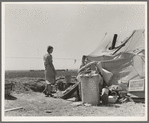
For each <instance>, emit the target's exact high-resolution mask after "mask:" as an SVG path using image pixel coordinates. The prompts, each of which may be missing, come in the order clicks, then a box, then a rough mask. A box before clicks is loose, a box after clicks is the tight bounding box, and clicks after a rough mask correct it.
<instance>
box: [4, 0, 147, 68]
mask: <svg viewBox="0 0 149 123" xmlns="http://www.w3.org/2000/svg"><path fill="white" fill-rule="evenodd" d="M144 3H145V2H144ZM144 3H136V2H132V3H131V2H129V4H128V3H123V4H122V3H118V2H117V3H114V2H111V3H110V2H102V3H101V2H90V3H87V2H75V3H73V2H46V3H45V2H37V3H35V2H32V3H31V2H30V3H23V2H19V3H14V2H12V3H11V2H7V3H2V5H3V8H2V13H3V14H2V18H3V21H2V26H3V30H2V33H3V42H2V43H3V49H4V50H3V51H2V52H3V59H4V66H5V70H43V69H44V64H43V55H44V54H46V53H47V51H46V50H47V46H48V45H51V46H53V47H54V51H53V53H52V56H53V64H54V66H55V68H56V69H78V68H79V66H80V64H81V58H82V55H88V54H90V53H91V52H93V51H94V50H95V49H96V47H97V46H98V45H99V43H100V42H101V41H102V40H103V39H104V38H105V36H108V35H110V34H112V35H114V34H115V33H118V34H119V33H124V32H131V31H133V30H135V29H145V28H146V23H145V21H146V12H147V10H146V8H145V7H146V6H145V5H146V4H144ZM109 40H110V39H109ZM111 40H112V39H111Z"/></svg>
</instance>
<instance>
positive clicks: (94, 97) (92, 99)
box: [80, 74, 103, 105]
mask: <svg viewBox="0 0 149 123" xmlns="http://www.w3.org/2000/svg"><path fill="white" fill-rule="evenodd" d="M80 79H81V95H82V102H83V103H89V104H92V105H99V104H100V90H99V85H100V83H102V82H103V79H102V77H101V76H100V75H99V74H92V75H88V74H87V75H80Z"/></svg>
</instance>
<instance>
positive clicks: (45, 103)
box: [4, 74, 145, 116]
mask: <svg viewBox="0 0 149 123" xmlns="http://www.w3.org/2000/svg"><path fill="white" fill-rule="evenodd" d="M9 75H10V74H9ZM23 75H24V74H23ZM36 76H38V75H36ZM38 77H39V76H38ZM6 81H11V82H15V83H16V88H15V90H14V91H13V92H12V94H11V95H12V96H13V98H12V99H5V100H4V101H5V105H4V107H5V110H6V109H11V108H16V107H23V109H19V110H14V111H8V112H5V116H145V103H135V102H126V103H123V104H110V105H108V106H104V105H100V106H84V105H76V103H79V102H74V98H72V100H64V99H60V98H52V97H45V95H44V94H43V93H41V91H42V90H40V89H39V91H38V92H35V90H34V89H36V88H35V83H36V85H38V87H40V88H41V87H42V88H43V83H42V82H43V80H42V79H41V78H40V79H39V78H34V77H21V76H20V77H18V76H17V77H8V78H7V77H6ZM31 88H32V89H31ZM33 90H34V91H33ZM80 103H81V102H80Z"/></svg>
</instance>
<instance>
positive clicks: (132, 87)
mask: <svg viewBox="0 0 149 123" xmlns="http://www.w3.org/2000/svg"><path fill="white" fill-rule="evenodd" d="M144 85H145V80H144V79H138V80H130V81H129V87H128V91H130V92H131V91H144V89H145V86H144Z"/></svg>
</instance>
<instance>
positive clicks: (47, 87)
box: [43, 80, 52, 96]
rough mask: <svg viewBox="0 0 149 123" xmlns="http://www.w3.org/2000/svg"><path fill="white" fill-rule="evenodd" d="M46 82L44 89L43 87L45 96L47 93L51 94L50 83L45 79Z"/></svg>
mask: <svg viewBox="0 0 149 123" xmlns="http://www.w3.org/2000/svg"><path fill="white" fill-rule="evenodd" d="M46 83H47V85H46V86H45V89H44V91H43V93H44V94H45V95H47V96H49V95H50V96H52V94H51V93H52V86H51V83H50V82H49V81H47V80H46Z"/></svg>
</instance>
